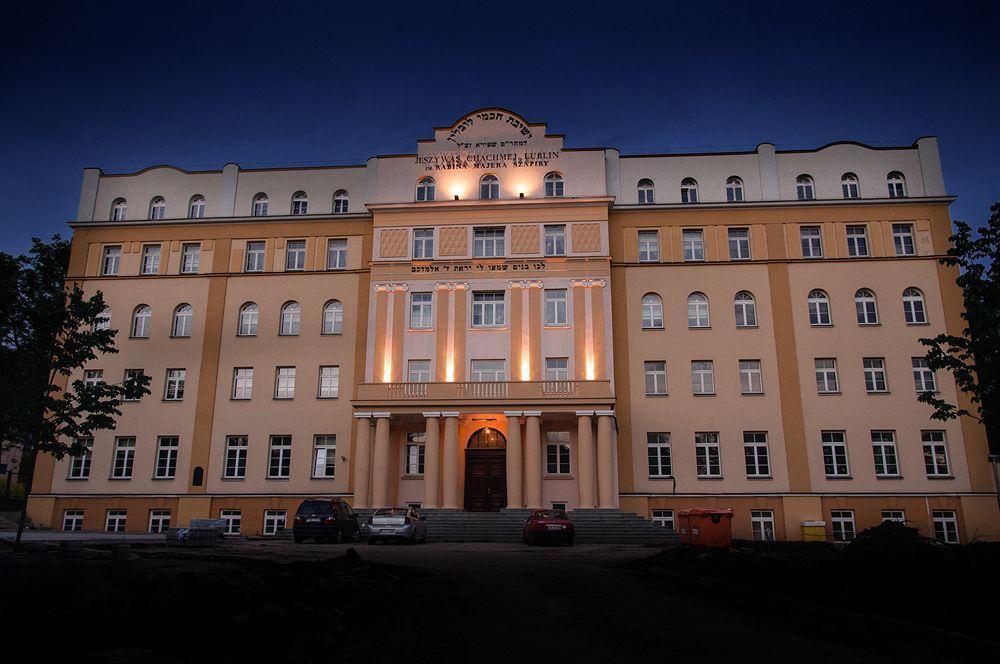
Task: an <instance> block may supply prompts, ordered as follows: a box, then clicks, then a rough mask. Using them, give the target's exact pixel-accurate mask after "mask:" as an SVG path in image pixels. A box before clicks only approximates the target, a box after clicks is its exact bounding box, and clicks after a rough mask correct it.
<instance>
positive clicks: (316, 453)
mask: <svg viewBox="0 0 1000 664" xmlns="http://www.w3.org/2000/svg"><path fill="white" fill-rule="evenodd" d="M336 476H337V436H336V435H334V434H317V435H315V436H313V463H312V479H314V480H332V479H335V478H336Z"/></svg>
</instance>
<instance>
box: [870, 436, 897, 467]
mask: <svg viewBox="0 0 1000 664" xmlns="http://www.w3.org/2000/svg"><path fill="white" fill-rule="evenodd" d="M872 454H873V455H874V457H875V475H876V476H877V477H898V476H899V463H897V461H896V433H895V432H894V431H872Z"/></svg>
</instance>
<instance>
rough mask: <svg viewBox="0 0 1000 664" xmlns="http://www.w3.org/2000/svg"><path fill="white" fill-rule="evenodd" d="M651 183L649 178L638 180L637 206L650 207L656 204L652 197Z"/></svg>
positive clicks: (654, 198)
mask: <svg viewBox="0 0 1000 664" xmlns="http://www.w3.org/2000/svg"><path fill="white" fill-rule="evenodd" d="M654 189H655V187H654V186H653V181H652V180H650V179H649V178H643V179H641V180H639V186H638V190H637V191H638V193H639V205H652V204H653V203H655V202H656V196H655V195H654Z"/></svg>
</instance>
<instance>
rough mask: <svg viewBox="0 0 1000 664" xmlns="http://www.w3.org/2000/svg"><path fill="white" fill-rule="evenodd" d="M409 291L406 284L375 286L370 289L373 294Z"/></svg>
mask: <svg viewBox="0 0 1000 664" xmlns="http://www.w3.org/2000/svg"><path fill="white" fill-rule="evenodd" d="M409 289H410V286H409V285H408V284H395V283H393V284H375V286H374V287H373V288H372V292H373V293H391V292H393V291H407V290H409Z"/></svg>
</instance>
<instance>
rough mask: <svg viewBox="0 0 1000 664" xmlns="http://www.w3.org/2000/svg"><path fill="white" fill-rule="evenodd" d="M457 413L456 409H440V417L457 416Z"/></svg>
mask: <svg viewBox="0 0 1000 664" xmlns="http://www.w3.org/2000/svg"><path fill="white" fill-rule="evenodd" d="M458 415H459V413H458V411H457V410H443V411H441V417H458Z"/></svg>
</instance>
